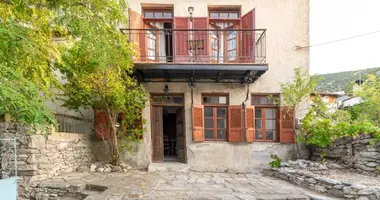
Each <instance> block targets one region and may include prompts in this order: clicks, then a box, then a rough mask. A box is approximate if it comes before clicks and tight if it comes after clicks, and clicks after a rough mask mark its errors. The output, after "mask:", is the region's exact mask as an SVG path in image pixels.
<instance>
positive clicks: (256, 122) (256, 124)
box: [255, 119, 262, 128]
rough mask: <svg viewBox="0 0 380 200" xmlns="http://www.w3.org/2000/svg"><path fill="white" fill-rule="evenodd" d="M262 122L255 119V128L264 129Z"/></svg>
mask: <svg viewBox="0 0 380 200" xmlns="http://www.w3.org/2000/svg"><path fill="white" fill-rule="evenodd" d="M261 125H262V120H261V119H255V127H256V128H262V127H261Z"/></svg>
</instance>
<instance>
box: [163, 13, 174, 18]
mask: <svg viewBox="0 0 380 200" xmlns="http://www.w3.org/2000/svg"><path fill="white" fill-rule="evenodd" d="M164 18H172V13H170V12H167V13H164Z"/></svg>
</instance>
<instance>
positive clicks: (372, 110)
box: [351, 74, 380, 127]
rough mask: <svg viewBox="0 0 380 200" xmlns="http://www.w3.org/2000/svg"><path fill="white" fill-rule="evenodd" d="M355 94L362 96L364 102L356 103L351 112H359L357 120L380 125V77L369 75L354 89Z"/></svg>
mask: <svg viewBox="0 0 380 200" xmlns="http://www.w3.org/2000/svg"><path fill="white" fill-rule="evenodd" d="M354 95H355V96H359V97H361V98H362V100H363V102H362V103H360V104H358V105H355V106H354V107H353V108H352V109H351V111H352V112H351V113H352V114H354V113H356V114H357V120H361V121H369V122H371V123H373V124H374V125H375V126H377V127H380V77H376V76H375V75H373V74H370V75H368V78H367V80H366V81H365V82H364V83H363V84H362V85H361V86H360V87H358V88H356V89H355V90H354Z"/></svg>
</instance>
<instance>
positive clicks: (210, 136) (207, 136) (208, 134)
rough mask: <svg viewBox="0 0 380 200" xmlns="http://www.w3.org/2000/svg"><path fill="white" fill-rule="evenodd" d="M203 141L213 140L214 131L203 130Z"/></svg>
mask: <svg viewBox="0 0 380 200" xmlns="http://www.w3.org/2000/svg"><path fill="white" fill-rule="evenodd" d="M205 139H214V131H213V130H205Z"/></svg>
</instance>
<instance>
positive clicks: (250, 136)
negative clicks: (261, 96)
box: [245, 106, 255, 142]
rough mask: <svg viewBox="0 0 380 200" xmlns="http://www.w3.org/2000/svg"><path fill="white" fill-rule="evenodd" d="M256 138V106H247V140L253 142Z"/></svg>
mask: <svg viewBox="0 0 380 200" xmlns="http://www.w3.org/2000/svg"><path fill="white" fill-rule="evenodd" d="M254 139H255V107H254V106H247V107H246V108H245V140H246V141H247V142H253V141H254Z"/></svg>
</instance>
